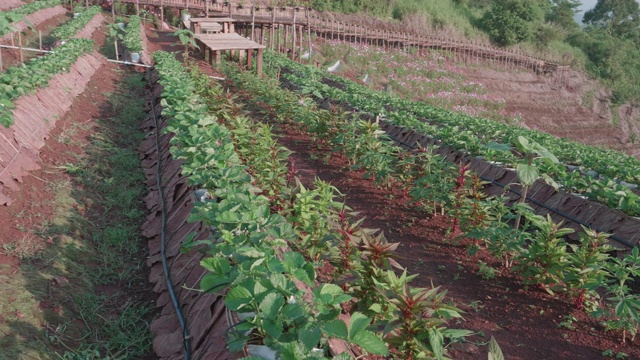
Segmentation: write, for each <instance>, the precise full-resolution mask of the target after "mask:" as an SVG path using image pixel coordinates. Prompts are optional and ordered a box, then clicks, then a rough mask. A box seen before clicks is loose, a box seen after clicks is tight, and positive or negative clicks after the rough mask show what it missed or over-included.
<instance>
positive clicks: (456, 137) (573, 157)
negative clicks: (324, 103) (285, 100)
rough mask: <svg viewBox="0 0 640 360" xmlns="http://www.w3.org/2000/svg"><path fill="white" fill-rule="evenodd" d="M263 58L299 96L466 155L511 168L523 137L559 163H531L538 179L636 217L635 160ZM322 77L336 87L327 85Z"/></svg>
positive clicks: (639, 178) (638, 166) (639, 164)
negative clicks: (354, 111) (337, 105)
mask: <svg viewBox="0 0 640 360" xmlns="http://www.w3.org/2000/svg"><path fill="white" fill-rule="evenodd" d="M265 57H266V61H265V62H266V64H267V65H268V66H267V71H271V74H275V73H276V72H280V71H282V69H287V70H288V71H287V70H285V72H286V73H285V74H284V75H283V76H284V77H286V78H287V79H288V80H290V81H292V82H293V83H295V84H297V85H298V86H300V87H301V88H302V89H303V92H305V93H308V94H315V95H317V96H320V97H325V98H331V99H334V100H337V101H340V102H343V103H346V104H349V105H350V106H353V107H356V108H358V109H360V110H361V111H363V112H367V113H371V114H374V115H380V116H381V117H384V118H385V120H386V121H388V122H390V123H392V124H394V125H398V126H404V127H407V128H411V129H415V130H417V131H419V132H421V133H423V134H425V135H429V136H432V137H433V138H435V139H437V140H440V141H442V143H443V144H444V145H446V146H450V147H452V148H454V149H457V150H460V151H463V152H464V153H466V154H468V155H469V156H474V157H479V158H484V159H486V160H489V161H494V162H498V163H502V164H507V165H509V166H513V167H516V166H517V165H518V164H520V163H522V162H523V156H522V154H521V153H519V152H518V151H517V150H516V149H515V145H516V144H517V143H518V138H519V137H524V138H526V139H528V140H530V141H533V142H535V143H537V144H540V145H541V146H543V147H544V148H546V149H548V150H549V151H550V152H551V153H553V154H554V155H555V156H556V157H557V158H558V159H559V160H560V162H561V163H560V164H553V163H550V162H544V161H542V160H535V165H536V167H537V168H538V169H539V170H540V172H541V174H542V175H543V178H545V179H547V180H548V181H549V182H551V183H555V184H557V185H558V186H559V187H561V188H562V189H564V190H566V191H569V192H576V193H579V194H581V195H583V196H585V197H587V198H588V199H590V200H593V201H598V202H601V203H603V204H605V205H607V206H609V207H611V208H616V209H620V210H622V211H624V212H626V213H627V214H629V215H632V216H636V215H640V197H639V196H638V195H637V194H636V193H635V192H634V191H633V190H632V189H634V188H636V185H635V184H637V183H640V160H638V159H637V158H635V157H632V156H628V155H625V154H622V153H620V152H617V151H612V150H604V149H599V148H595V147H591V146H587V145H582V144H578V143H575V142H572V141H569V140H565V139H558V138H556V137H554V136H552V135H549V134H546V133H543V132H540V131H535V130H528V129H524V128H521V127H517V126H512V125H507V124H504V123H499V122H495V121H491V120H487V119H482V118H475V117H471V116H467V115H462V114H457V113H453V112H450V111H447V110H443V109H439V108H435V107H432V106H429V105H426V104H424V103H420V102H415V101H411V100H405V99H401V98H397V97H393V96H391V95H388V94H386V93H382V92H379V91H375V90H372V89H369V88H367V87H364V86H361V85H359V84H356V83H353V82H351V81H349V80H345V79H343V78H340V77H337V76H333V75H331V74H328V73H326V72H324V71H322V70H319V69H316V68H313V67H310V66H305V65H301V64H298V63H295V62H293V61H291V60H289V59H287V58H286V57H282V56H279V55H276V54H274V53H272V52H267V54H266V55H265ZM326 79H330V80H331V81H333V83H334V84H336V83H337V84H339V86H330V85H327V84H326V83H325V82H326ZM567 165H568V166H567ZM576 169H577V171H576Z"/></svg>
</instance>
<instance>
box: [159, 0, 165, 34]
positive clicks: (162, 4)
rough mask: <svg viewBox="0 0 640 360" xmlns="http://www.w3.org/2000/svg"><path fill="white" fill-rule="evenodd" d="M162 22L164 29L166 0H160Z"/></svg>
mask: <svg viewBox="0 0 640 360" xmlns="http://www.w3.org/2000/svg"><path fill="white" fill-rule="evenodd" d="M160 22H161V23H162V30H164V0H160Z"/></svg>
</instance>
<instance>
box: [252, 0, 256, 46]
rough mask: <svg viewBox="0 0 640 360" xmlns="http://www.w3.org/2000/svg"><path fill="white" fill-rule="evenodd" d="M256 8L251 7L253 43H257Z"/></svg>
mask: <svg viewBox="0 0 640 360" xmlns="http://www.w3.org/2000/svg"><path fill="white" fill-rule="evenodd" d="M255 10H256V6H255V5H251V41H255V38H254V36H255V35H254V34H255V30H256V29H255V28H256V11H255Z"/></svg>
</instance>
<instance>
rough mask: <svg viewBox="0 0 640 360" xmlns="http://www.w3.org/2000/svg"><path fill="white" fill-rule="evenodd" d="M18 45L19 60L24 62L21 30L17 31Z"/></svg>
mask: <svg viewBox="0 0 640 360" xmlns="http://www.w3.org/2000/svg"><path fill="white" fill-rule="evenodd" d="M18 45H19V46H20V62H21V63H22V62H24V58H23V56H22V32H21V31H18Z"/></svg>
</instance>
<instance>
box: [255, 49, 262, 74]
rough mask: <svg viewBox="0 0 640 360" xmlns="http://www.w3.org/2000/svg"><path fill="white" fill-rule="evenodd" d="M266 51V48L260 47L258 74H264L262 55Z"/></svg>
mask: <svg viewBox="0 0 640 360" xmlns="http://www.w3.org/2000/svg"><path fill="white" fill-rule="evenodd" d="M263 53H264V49H262V48H260V49H258V63H257V64H256V73H257V74H258V76H262V55H263Z"/></svg>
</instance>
